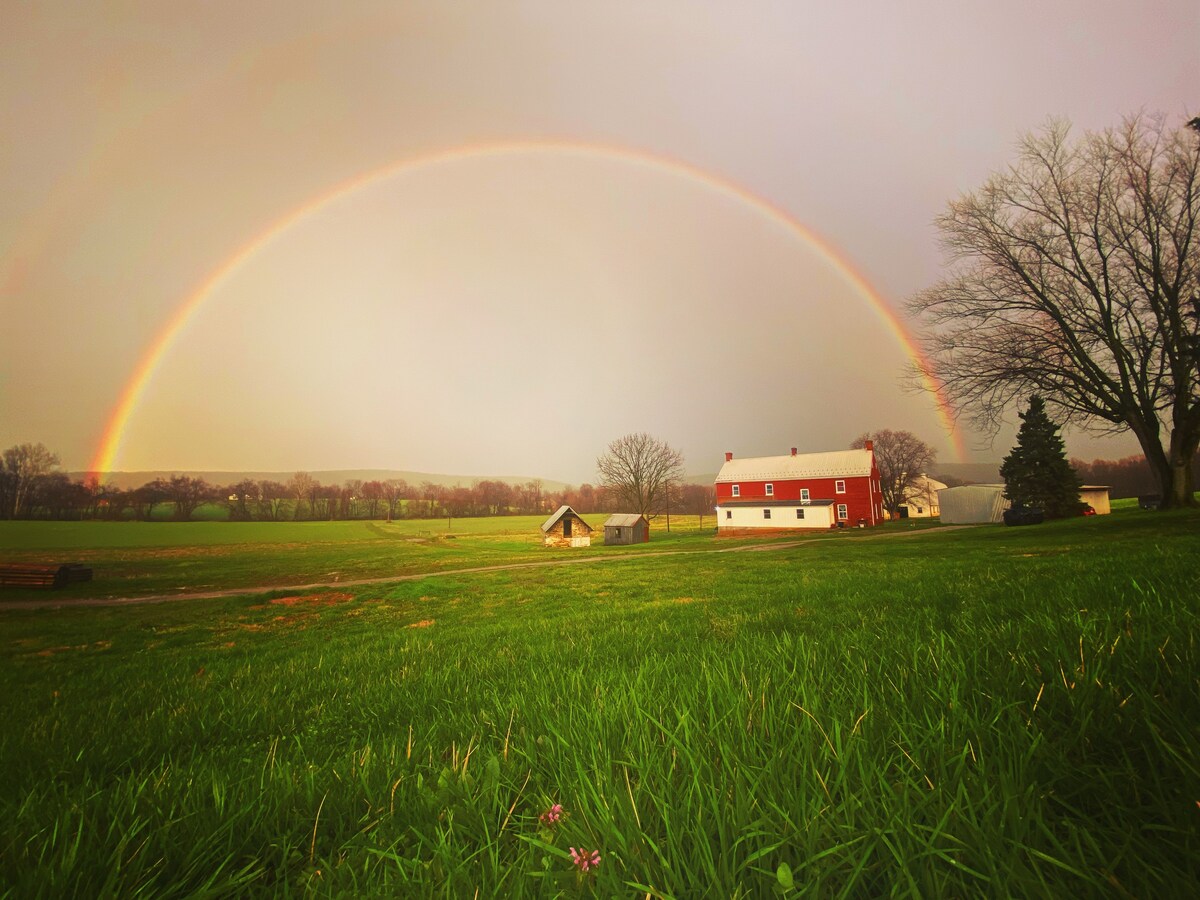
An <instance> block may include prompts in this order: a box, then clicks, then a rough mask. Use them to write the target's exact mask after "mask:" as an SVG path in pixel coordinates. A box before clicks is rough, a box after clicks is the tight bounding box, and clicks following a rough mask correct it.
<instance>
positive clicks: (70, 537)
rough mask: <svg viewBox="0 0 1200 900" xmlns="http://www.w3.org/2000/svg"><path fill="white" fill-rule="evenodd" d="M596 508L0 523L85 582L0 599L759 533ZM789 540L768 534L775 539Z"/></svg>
mask: <svg viewBox="0 0 1200 900" xmlns="http://www.w3.org/2000/svg"><path fill="white" fill-rule="evenodd" d="M604 518H605V516H603V515H602V514H600V515H596V516H589V517H587V520H588V521H589V524H591V525H592V526H593V527H594V528H595V529H596V531H595V534H594V536H593V539H594V543H593V546H592V547H590V548H576V549H571V550H557V549H547V548H545V547H544V546H543V545H542V534H541V531H540V530H539V528H538V526H539V525H541V523H542V522H543V521H545V518H544V517H542V516H516V517H495V518H479V519H453V520H451V522H450V525H449V528H447V523H446V520H445V519H436V520H405V521H399V522H391V523H386V522H362V521H358V522H161V523H160V522H0V547H4V548H6V549H4V550H2V551H0V562H79V563H83V564H86V565H88V566H91V567H92V568H93V571H94V575H93V580H92V581H90V582H83V583H79V584H75V585H71V586H69V587H67V588H65V589H62V590H59V591H56V592H54V593H53V594H52V595H48V594H47V592H46V591H40V590H16V589H6V590H5V591H4V592H3V593H2V594H0V600H4V601H21V600H46V599H47V598H48V596H52V597H53V599H55V600H59V599H85V598H92V597H101V598H104V597H138V596H145V595H150V594H169V593H179V592H198V591H213V590H224V589H230V588H254V587H262V586H272V585H286V584H316V583H324V582H337V581H348V580H355V579H362V578H384V577H389V576H397V575H410V574H414V573H423V572H435V571H444V570H450V569H458V568H470V567H474V566H481V565H489V564H500V565H505V564H510V563H518V562H537V561H545V560H547V559H561V558H564V557H580V556H604V555H610V554H628V553H655V552H664V551H678V550H710V549H717V548H728V547H734V546H739V545H745V544H747V543H756V544H757V543H761V542H762V539H761V538H758V539H747V538H740V539H728V538H720V539H716V538H715V537H714V523H715V519H714V518H713V517H712V516H707V517H706V518H705V520H704V527H703V528H702V527H700V523H699V520H698V519H697V518H696V517H695V516H690V517H678V516H673V517H672V524H671V531H670V532H669V533H668V532H667V531H666V530H665V525H664V523H663V522H661V521H656V522H655V523H654V528H653V530H652V540H651V542H650V543H648V544H639V545H636V546H632V547H630V546H615V547H606V546H604V543H603V528H602V525H603V522H604ZM925 527H931V524H930V523H929V522H928V521H924V522H922V523H920V525H916V524H907V523H900V522H897V523H895V524H893V525H889V526H886V528H885V529H869V530H866V531H863V530H859V529H849V530H847V531H838V532H836V533H835V532H814V533H809V534H805V535H803V537H805V538H812V537H819V538H822V539H826V540H833V539H842V540H851V539H862V538H864V537H868V536H871V535H873V534H878V533H884V532H885V531H886V530H887V529H898V530H912V529H914V528H925ZM786 539H787V538H780V537H775V538H772V539H770V540H773V541H776V542H778V541H780V540H786Z"/></svg>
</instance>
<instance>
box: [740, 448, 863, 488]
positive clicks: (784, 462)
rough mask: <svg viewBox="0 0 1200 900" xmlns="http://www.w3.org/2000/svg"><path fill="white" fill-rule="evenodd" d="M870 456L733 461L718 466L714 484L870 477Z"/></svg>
mask: <svg viewBox="0 0 1200 900" xmlns="http://www.w3.org/2000/svg"><path fill="white" fill-rule="evenodd" d="M872 456H874V453H873V452H872V451H870V450H832V451H830V452H828V453H797V454H796V455H795V456H792V455H791V454H788V455H787V456H750V457H746V458H745V459H736V458H735V459H731V460H728V461H727V462H726V463H725V465H723V466H721V471H720V472H718V473H717V483H718V484H720V483H724V482H729V481H771V480H772V479H776V478H778V479H781V480H787V479H792V478H841V477H847V476H848V477H854V476H858V475H870V474H871V457H872Z"/></svg>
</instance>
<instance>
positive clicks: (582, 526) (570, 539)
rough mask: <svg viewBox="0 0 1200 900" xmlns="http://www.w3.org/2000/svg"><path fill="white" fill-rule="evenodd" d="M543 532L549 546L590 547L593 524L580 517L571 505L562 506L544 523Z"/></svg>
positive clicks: (545, 541)
mask: <svg viewBox="0 0 1200 900" xmlns="http://www.w3.org/2000/svg"><path fill="white" fill-rule="evenodd" d="M542 534H543V535H545V538H544V543H545V545H546V546H547V547H590V546H591V545H592V526H591V525H589V524H588V523H587V522H585V521H583V519H581V518H580V517H579V513H577V512H575V510H573V509H571V507H569V506H560V507H559V508H558V509H557V510H556V511H555V513H554V515H552V516H551V517H550V518H548V519H547V520H546V521H545V522H543V523H542Z"/></svg>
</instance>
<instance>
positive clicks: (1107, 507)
mask: <svg viewBox="0 0 1200 900" xmlns="http://www.w3.org/2000/svg"><path fill="white" fill-rule="evenodd" d="M1079 499H1080V500H1081V501H1082V502H1084V503H1086V504H1087V505H1088V506H1090V507H1091V508H1092V509H1094V510H1095V511H1096V515H1098V516H1107V515H1108V514H1109V513H1110V512H1112V504H1110V503H1109V502H1108V485H1107V484H1085V485H1084V486H1083V487H1081V488H1080V489H1079Z"/></svg>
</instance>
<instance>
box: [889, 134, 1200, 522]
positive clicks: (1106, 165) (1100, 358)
mask: <svg viewBox="0 0 1200 900" xmlns="http://www.w3.org/2000/svg"><path fill="white" fill-rule="evenodd" d="M1198 218H1200V144H1198V142H1197V140H1196V136H1195V135H1194V134H1191V133H1190V132H1188V131H1187V130H1186V129H1171V128H1168V127H1167V125H1166V123H1165V121H1164V120H1163V119H1161V118H1155V119H1151V118H1146V117H1142V116H1137V117H1133V118H1130V119H1128V120H1126V121H1125V122H1124V124H1123V125H1122V126H1121V127H1120V128H1116V129H1110V130H1108V131H1104V132H1101V133H1088V134H1086V135H1084V136H1083V138H1081V139H1079V140H1076V141H1072V140H1071V137H1070V128H1069V126H1068V125H1067V124H1066V123H1064V122H1052V123H1051V124H1050V125H1049V126H1047V128H1045V129H1044V130H1043V131H1041V132H1039V133H1035V134H1030V135H1027V136H1026V137H1025V138H1024V139H1023V141H1022V142H1021V145H1020V150H1019V158H1018V161H1017V163H1016V164H1014V165H1013V166H1010V167H1009V168H1008V169H1007V170H1005V171H1003V172H999V173H997V174H995V175H993V176H992V177H991V178H990V179H989V180H988V181H987V183H986V184H984V186H983V187H981V188H980V189H979V190H977V191H975V192H974V193H970V194H967V195H965V196H963V197H960V198H959V199H957V200H955V201H953V202H951V203H950V205H949V208H948V210H947V212H946V213H944V214H943V215H942V216H940V217H939V218H938V219H937V225H938V228H939V230H940V231H941V233H942V239H943V243H944V245H945V247H946V250H947V252H948V254H949V257H950V261H951V269H950V271H949V273H948V274H947V277H946V278H945V279H944V280H942V281H941V282H939V283H938V284H936V285H934V286H932V287H930V288H928V289H927V290H924V291H921V292H920V293H918V294H916V295H915V296H914V297H912V298H911V299H910V300H909V302H908V309H909V311H910V312H911V313H912V314H913V315H914V316H916V317H917V318H918V319H919V320H920V321H921V322H922V325H923V328H924V330H923V332H922V334H921V338H922V341H923V342H924V344H925V348H926V350H927V357H928V360H929V364H928V371H927V372H921V373H916V374H920V375H929V376H931V378H932V379H933V380H934V381H935V382H936V383H939V384H940V385H941V386H942V389H943V390H944V392H945V395H946V396H947V398H948V399H949V401H950V403H951V404H952V405H953V406H954V407H955V408H956V409H957V410H958V411H959V413H960V414H964V415H966V416H967V417H968V418H969V419H970V420H971V421H972V422H973V424H975V425H976V426H977V427H979V428H980V429H982V430H984V431H988V432H992V433H994V432H995V431H996V430H997V429H998V428H999V426H1000V424H1001V423H1002V422H1003V421H1004V420H1005V417H1006V413H1007V412H1008V411H1009V410H1010V409H1011V408H1012V407H1013V405H1014V403H1016V402H1017V401H1019V400H1020V401H1023V400H1025V399H1027V398H1028V397H1029V396H1030V395H1033V394H1039V395H1041V396H1043V397H1044V398H1045V399H1046V403H1047V405H1049V406H1051V407H1053V408H1054V410H1055V415H1056V418H1057V419H1058V420H1060V421H1062V422H1064V423H1070V424H1073V425H1076V426H1078V427H1082V428H1085V429H1088V430H1091V431H1095V432H1100V433H1104V432H1117V431H1132V432H1133V434H1134V435H1135V436H1136V437H1137V439H1138V441H1139V442H1140V443H1141V446H1142V450H1143V452H1144V453H1145V455H1146V460H1147V462H1148V463H1149V465H1150V467H1151V469H1152V470H1153V471H1154V472H1155V476H1156V478H1157V479H1158V481H1159V484H1160V486H1161V488H1162V495H1163V498H1164V505H1169V506H1175V505H1190V504H1192V503H1193V502H1194V501H1193V499H1192V489H1193V484H1192V475H1191V465H1190V463H1191V460H1192V458H1193V456H1194V455H1195V453H1196V448H1197V444H1198V443H1200V374H1198V370H1200V366H1198V360H1197V349H1196V348H1197V331H1198V325H1200V300H1198V299H1197V298H1198V297H1200V272H1198V269H1200V261H1198V259H1197V257H1198V255H1200V254H1198V253H1197V244H1196V242H1197V220H1198ZM1193 312H1194V313H1195V314H1193Z"/></svg>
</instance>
